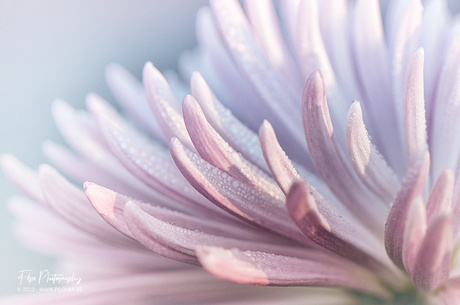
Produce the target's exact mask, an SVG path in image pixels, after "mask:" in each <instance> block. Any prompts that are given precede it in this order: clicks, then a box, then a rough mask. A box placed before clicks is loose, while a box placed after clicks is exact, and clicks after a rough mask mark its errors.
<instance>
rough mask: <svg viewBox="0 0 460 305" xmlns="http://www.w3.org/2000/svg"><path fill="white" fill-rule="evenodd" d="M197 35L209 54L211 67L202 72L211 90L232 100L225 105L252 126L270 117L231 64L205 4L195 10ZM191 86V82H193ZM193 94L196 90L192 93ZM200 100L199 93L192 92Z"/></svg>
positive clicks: (254, 127)
mask: <svg viewBox="0 0 460 305" xmlns="http://www.w3.org/2000/svg"><path fill="white" fill-rule="evenodd" d="M196 28H197V30H196V31H197V39H198V41H199V43H200V47H201V48H202V49H203V52H204V53H205V54H206V55H207V58H209V65H210V68H209V69H208V70H211V71H206V72H207V74H206V73H203V76H204V77H205V78H206V79H207V81H208V82H209V83H210V86H211V87H212V88H214V90H215V91H214V92H216V94H218V97H219V98H220V99H222V100H228V101H231V103H228V104H227V105H226V106H227V107H229V108H230V110H231V111H232V112H233V113H234V114H235V116H237V117H238V118H239V119H240V120H241V121H242V122H244V123H245V124H246V125H247V126H248V127H249V128H251V129H253V130H255V129H257V127H258V126H259V125H260V122H262V120H263V119H264V118H265V117H273V115H271V114H270V113H269V111H268V109H266V107H262V106H261V105H262V101H261V100H260V98H259V97H258V96H257V93H256V92H255V91H254V89H253V88H252V86H251V85H250V84H248V82H247V81H246V80H245V79H244V78H243V76H242V75H241V73H240V72H239V71H238V70H237V67H236V66H235V65H234V63H233V61H232V59H231V58H230V54H228V51H227V50H226V47H225V46H224V42H223V41H222V39H221V37H220V35H219V33H218V29H217V26H216V24H215V21H214V17H213V16H212V12H211V10H210V9H209V7H204V8H202V9H200V10H199V11H198V14H197V24H196ZM192 90H193V86H192ZM193 95H194V96H195V93H193ZM195 98H197V99H198V101H199V102H201V101H200V99H199V98H198V96H195Z"/></svg>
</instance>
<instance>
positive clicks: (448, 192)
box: [426, 169, 454, 225]
mask: <svg viewBox="0 0 460 305" xmlns="http://www.w3.org/2000/svg"><path fill="white" fill-rule="evenodd" d="M453 189H454V173H453V172H452V171H451V170H448V169H446V170H444V171H442V172H441V175H440V176H439V177H438V180H436V183H435V185H434V186H433V189H432V190H431V194H430V197H429V198H428V203H427V205H426V214H427V215H426V216H427V223H428V225H429V224H430V223H431V221H432V220H433V219H435V218H436V217H437V216H438V215H440V214H442V213H444V212H447V211H449V210H450V209H451V204H452V195H453Z"/></svg>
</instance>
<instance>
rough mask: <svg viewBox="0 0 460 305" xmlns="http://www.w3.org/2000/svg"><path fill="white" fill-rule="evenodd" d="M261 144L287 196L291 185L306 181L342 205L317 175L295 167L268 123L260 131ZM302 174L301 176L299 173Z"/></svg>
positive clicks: (277, 181)
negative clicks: (297, 181)
mask: <svg viewBox="0 0 460 305" xmlns="http://www.w3.org/2000/svg"><path fill="white" fill-rule="evenodd" d="M259 137H260V144H261V146H262V150H263V153H264V158H265V160H266V162H267V164H268V166H269V167H270V171H271V173H272V175H273V177H274V178H275V180H276V183H278V185H279V186H280V188H281V190H282V191H283V192H284V193H285V194H287V193H288V192H289V190H290V189H291V185H292V184H293V183H294V182H295V181H296V180H302V179H305V180H307V181H308V184H309V185H311V186H312V187H313V188H314V189H315V190H316V191H318V193H320V194H321V195H322V196H323V197H325V198H327V199H328V200H332V201H334V204H338V205H340V203H339V202H338V201H337V199H335V198H334V195H333V194H332V193H331V191H330V190H329V188H328V187H327V185H326V184H325V183H324V182H323V181H322V180H321V179H319V178H318V176H316V175H315V174H312V173H310V172H309V171H307V170H306V169H303V168H302V167H300V166H299V165H296V166H294V165H293V164H292V162H291V160H290V159H289V157H288V156H287V155H286V153H285V152H284V150H283V148H282V147H281V146H280V144H279V143H278V139H277V137H276V134H275V131H274V130H273V127H272V126H271V124H270V123H269V122H268V121H264V122H263V123H262V125H261V126H260V129H259ZM297 169H299V170H300V171H301V173H302V175H300V174H299V173H298V171H297Z"/></svg>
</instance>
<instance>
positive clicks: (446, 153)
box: [429, 20, 460, 178]
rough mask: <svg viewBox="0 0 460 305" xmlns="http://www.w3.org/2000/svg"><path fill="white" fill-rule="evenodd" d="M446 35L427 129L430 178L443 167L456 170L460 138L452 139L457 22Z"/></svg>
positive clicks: (459, 48) (457, 124)
mask: <svg viewBox="0 0 460 305" xmlns="http://www.w3.org/2000/svg"><path fill="white" fill-rule="evenodd" d="M449 34H450V35H449V37H448V39H447V47H446V50H445V53H444V54H445V55H444V56H445V57H446V58H445V61H444V63H443V64H442V68H441V72H440V75H439V80H438V83H437V85H438V86H437V89H436V97H435V99H434V103H433V105H432V112H433V114H432V120H431V122H430V130H429V138H430V143H429V144H430V151H431V154H432V160H433V161H432V163H433V164H432V169H431V177H434V178H436V177H438V176H439V174H440V172H441V171H442V170H443V169H445V168H450V169H452V170H456V169H457V166H458V164H459V156H460V139H459V138H458V137H457V136H456V135H457V134H458V132H459V130H460V120H459V119H458V118H459V116H460V104H459V103H458V100H459V98H460V90H458V88H459V86H460V75H459V74H458V71H459V69H460V21H458V20H457V22H456V24H455V25H454V26H453V27H452V30H451V31H450V33H449Z"/></svg>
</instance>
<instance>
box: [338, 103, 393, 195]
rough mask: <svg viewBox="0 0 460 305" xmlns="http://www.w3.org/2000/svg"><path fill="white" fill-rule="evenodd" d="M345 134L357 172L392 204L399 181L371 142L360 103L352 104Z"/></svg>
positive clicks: (372, 188)
mask: <svg viewBox="0 0 460 305" xmlns="http://www.w3.org/2000/svg"><path fill="white" fill-rule="evenodd" d="M345 133H346V134H345V135H346V140H347V141H346V142H347V149H348V154H349V156H350V160H351V163H352V165H353V167H354V169H355V172H356V173H357V174H358V176H359V178H360V179H361V181H363V183H364V184H365V185H366V186H367V187H368V188H369V189H371V190H372V191H373V192H374V193H375V194H376V195H377V196H379V197H380V198H382V200H383V201H384V202H385V203H387V204H390V202H391V201H392V200H393V199H394V195H395V193H396V190H397V188H398V185H399V181H398V178H397V177H396V174H395V173H394V172H393V170H392V169H391V167H389V166H388V164H387V163H386V161H385V159H384V158H383V157H382V156H381V155H380V153H379V152H378V150H377V148H376V147H375V146H374V145H373V143H372V142H371V140H370V138H369V134H368V132H367V130H366V126H365V125H364V122H363V114H362V110H361V106H360V104H359V102H354V103H353V104H351V106H350V109H349V110H348V116H347V125H346V129H345Z"/></svg>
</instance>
